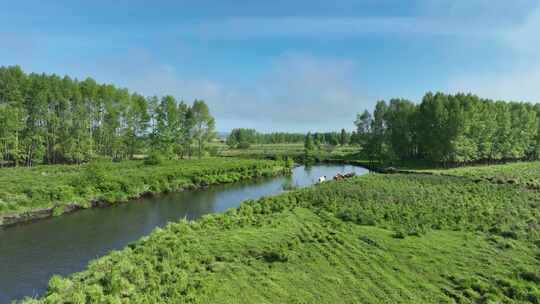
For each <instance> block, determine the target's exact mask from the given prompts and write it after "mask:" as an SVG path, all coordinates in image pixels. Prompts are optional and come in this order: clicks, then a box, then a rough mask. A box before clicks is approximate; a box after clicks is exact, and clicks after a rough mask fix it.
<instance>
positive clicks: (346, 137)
mask: <svg viewBox="0 0 540 304" xmlns="http://www.w3.org/2000/svg"><path fill="white" fill-rule="evenodd" d="M351 136H352V134H351V133H350V132H347V131H346V130H345V129H342V130H341V132H316V133H313V134H312V133H311V132H309V133H308V134H305V133H286V132H273V133H259V132H257V131H256V130H255V129H246V128H237V129H233V130H232V131H231V133H230V134H229V135H228V136H227V139H226V143H227V145H229V146H230V147H231V148H240V149H242V148H244V149H245V148H249V146H250V145H251V144H290V143H304V142H305V141H306V138H307V137H312V138H311V140H313V143H314V145H316V146H320V145H332V146H337V145H347V144H349V143H350V142H351Z"/></svg>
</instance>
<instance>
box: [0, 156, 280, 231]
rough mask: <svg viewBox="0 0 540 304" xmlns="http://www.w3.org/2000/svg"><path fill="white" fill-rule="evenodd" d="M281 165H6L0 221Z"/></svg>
mask: <svg viewBox="0 0 540 304" xmlns="http://www.w3.org/2000/svg"><path fill="white" fill-rule="evenodd" d="M281 169H283V167H282V164H280V163H277V162H272V161H262V160H245V159H243V160H239V159H234V160H233V159H224V158H207V159H202V160H195V159H194V160H181V161H166V162H165V163H163V164H161V165H155V166H147V165H145V164H144V163H143V162H141V161H125V162H121V163H96V164H89V165H82V166H74V165H71V166H68V165H54V166H38V167H34V168H7V169H2V170H0V224H1V222H2V216H5V215H13V214H20V213H22V212H26V211H30V210H33V209H38V208H50V207H52V206H55V205H56V206H59V208H60V209H61V207H62V206H65V205H66V204H69V203H76V204H80V205H82V206H89V203H90V201H92V200H102V201H107V202H117V201H125V200H127V199H129V198H132V197H137V196H140V195H141V194H143V193H148V192H165V191H172V190H176V189H179V188H186V187H194V186H198V185H202V184H214V183H224V182H232V181H236V180H240V179H245V178H252V177H255V176H258V175H263V174H265V175H269V174H274V173H275V172H276V171H277V170H281ZM61 211H62V210H59V213H61Z"/></svg>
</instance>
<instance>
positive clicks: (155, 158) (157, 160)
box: [144, 152, 165, 166]
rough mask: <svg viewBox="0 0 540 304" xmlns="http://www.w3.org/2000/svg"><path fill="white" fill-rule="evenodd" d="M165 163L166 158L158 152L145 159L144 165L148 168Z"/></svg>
mask: <svg viewBox="0 0 540 304" xmlns="http://www.w3.org/2000/svg"><path fill="white" fill-rule="evenodd" d="M163 162H165V158H164V157H163V156H162V155H161V154H159V153H157V152H152V153H150V155H148V156H147V157H146V158H145V159H144V164H145V165H147V166H158V165H161V164H163Z"/></svg>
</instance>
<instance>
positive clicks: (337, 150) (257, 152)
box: [211, 143, 359, 162]
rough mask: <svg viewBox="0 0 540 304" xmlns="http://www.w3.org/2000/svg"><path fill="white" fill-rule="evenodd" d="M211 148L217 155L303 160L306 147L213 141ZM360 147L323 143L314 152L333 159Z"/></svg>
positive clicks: (319, 158) (320, 158)
mask: <svg viewBox="0 0 540 304" xmlns="http://www.w3.org/2000/svg"><path fill="white" fill-rule="evenodd" d="M211 147H212V148H211V149H213V150H214V152H215V154H216V155H220V156H226V157H237V158H255V159H259V158H263V159H283V158H286V157H289V158H293V159H295V160H296V161H300V162H303V161H304V156H305V149H304V144H303V143H290V144H252V145H250V146H249V147H247V148H243V149H239V148H231V147H229V146H227V145H225V144H222V143H213V144H212V145H211ZM358 150H359V147H356V146H331V145H321V147H320V148H319V149H317V150H315V151H313V152H312V156H313V158H314V160H315V161H326V160H331V159H336V160H341V159H345V158H347V157H350V156H351V155H354V153H357V152H358Z"/></svg>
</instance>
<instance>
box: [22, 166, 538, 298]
mask: <svg viewBox="0 0 540 304" xmlns="http://www.w3.org/2000/svg"><path fill="white" fill-rule="evenodd" d="M539 241H540V196H539V193H538V192H536V191H525V190H523V188H522V187H519V186H516V185H509V184H504V185H498V184H493V183H487V182H480V183H471V182H469V181H468V180H465V179H455V178H449V177H445V176H433V175H401V174H394V175H379V174H370V175H368V176H363V177H358V178H355V179H351V180H347V181H341V182H328V183H325V184H323V185H318V186H315V187H310V188H306V189H301V190H297V191H293V192H289V193H286V194H283V195H279V196H275V197H269V198H264V199H260V200H258V201H248V202H245V203H244V204H243V205H242V206H241V207H240V208H239V209H237V210H229V211H228V212H226V213H225V214H215V215H210V216H207V217H205V218H203V219H201V220H198V221H196V222H192V223H188V222H180V223H176V224H170V225H168V226H167V227H166V228H164V229H157V230H156V231H155V232H154V233H152V234H151V235H150V236H149V237H146V238H143V239H142V240H140V241H138V242H136V243H134V244H132V245H130V246H129V247H128V248H126V249H124V250H122V251H117V252H113V253H111V254H109V255H107V256H105V257H103V258H100V259H97V260H95V261H94V262H92V263H91V264H90V265H89V266H88V268H87V270H85V271H83V272H81V273H76V274H74V275H72V276H70V277H68V278H60V277H54V278H52V279H51V281H50V283H49V291H48V293H47V294H46V295H45V297H44V298H42V299H41V300H27V301H28V303H35V302H37V303H539V302H540V260H538V257H539V246H540V243H539Z"/></svg>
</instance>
